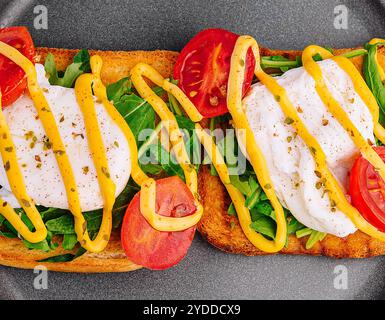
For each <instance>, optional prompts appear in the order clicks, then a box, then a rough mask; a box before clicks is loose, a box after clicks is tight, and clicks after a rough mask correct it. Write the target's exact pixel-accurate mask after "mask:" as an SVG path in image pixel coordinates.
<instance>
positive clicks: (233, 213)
mask: <svg viewBox="0 0 385 320" xmlns="http://www.w3.org/2000/svg"><path fill="white" fill-rule="evenodd" d="M227 214H228V215H229V216H234V217H236V216H237V210H235V206H234V203H230V205H229V208H228V209H227Z"/></svg>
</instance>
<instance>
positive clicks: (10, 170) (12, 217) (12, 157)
mask: <svg viewBox="0 0 385 320" xmlns="http://www.w3.org/2000/svg"><path fill="white" fill-rule="evenodd" d="M0 50H1V42H0ZM0 139H1V143H0V153H1V157H2V159H3V164H4V169H5V172H6V174H7V177H8V181H9V184H10V186H11V190H12V192H13V194H14V195H15V197H16V199H17V200H18V202H19V204H20V205H21V206H22V208H23V209H24V211H25V213H26V214H27V217H28V218H29V220H30V221H31V222H32V224H33V226H34V227H35V231H34V232H32V231H30V230H29V228H28V227H27V226H26V225H25V224H24V222H23V221H22V220H21V218H20V216H19V215H18V214H17V213H16V212H15V210H13V208H12V207H11V206H10V205H9V204H8V203H7V202H5V201H4V200H3V199H1V198H0V214H1V215H3V216H4V217H5V218H6V219H7V220H8V221H9V223H10V224H11V225H12V226H13V227H14V228H15V229H16V230H17V231H18V232H19V233H20V235H21V236H22V237H23V238H24V239H25V240H27V241H29V242H32V243H37V242H40V241H43V240H44V239H45V238H46V237H47V229H46V227H45V225H44V222H43V220H42V218H41V216H40V213H39V211H38V210H37V209H36V207H35V204H34V203H33V200H32V199H31V198H30V197H29V195H28V193H27V190H26V187H25V184H24V179H23V176H22V174H21V172H20V168H19V166H18V163H17V155H16V147H15V144H14V143H13V141H12V138H11V132H10V131H9V128H8V125H7V122H6V120H5V117H4V113H3V110H2V105H1V92H0Z"/></svg>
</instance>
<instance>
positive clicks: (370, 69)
mask: <svg viewBox="0 0 385 320" xmlns="http://www.w3.org/2000/svg"><path fill="white" fill-rule="evenodd" d="M381 44H382V43H378V44H366V45H365V49H366V50H367V51H368V54H367V55H366V57H365V60H364V66H363V71H364V77H365V81H366V83H367V85H368V87H369V89H370V90H371V91H372V93H373V95H374V97H375V98H376V100H377V103H378V105H379V106H380V123H381V125H382V126H384V125H385V87H384V84H383V83H382V81H381V76H380V72H379V70H378V66H377V63H376V54H377V47H378V46H379V45H381Z"/></svg>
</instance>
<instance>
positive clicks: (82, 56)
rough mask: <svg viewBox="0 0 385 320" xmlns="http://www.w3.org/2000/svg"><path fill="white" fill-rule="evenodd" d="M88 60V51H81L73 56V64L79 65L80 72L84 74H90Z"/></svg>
mask: <svg viewBox="0 0 385 320" xmlns="http://www.w3.org/2000/svg"><path fill="white" fill-rule="evenodd" d="M90 59H91V57H90V54H89V52H88V50H87V49H82V50H80V51H79V52H78V53H77V54H76V55H75V57H74V63H80V64H81V67H80V70H82V71H83V72H84V73H87V72H91V65H90Z"/></svg>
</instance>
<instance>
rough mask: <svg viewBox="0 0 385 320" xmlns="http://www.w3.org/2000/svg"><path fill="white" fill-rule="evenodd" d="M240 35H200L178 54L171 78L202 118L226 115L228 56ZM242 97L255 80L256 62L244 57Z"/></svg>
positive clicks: (210, 32)
mask: <svg viewBox="0 0 385 320" xmlns="http://www.w3.org/2000/svg"><path fill="white" fill-rule="evenodd" d="M238 37H239V35H237V34H235V33H232V32H229V31H227V30H223V29H207V30H204V31H201V32H199V33H198V34H197V35H196V36H195V37H194V38H193V39H191V40H190V42H189V43H187V45H186V46H185V47H184V48H183V50H182V52H181V53H180V55H179V57H178V59H177V61H176V64H175V68H174V78H175V79H176V80H178V81H179V83H178V85H179V87H180V88H181V89H182V90H183V92H184V93H185V94H186V95H187V96H188V97H189V98H190V100H191V101H192V102H193V103H194V105H195V106H196V108H197V109H198V110H199V112H200V113H201V114H202V115H203V116H204V117H205V118H212V117H215V116H219V115H222V114H225V113H227V112H228V109H227V103H226V97H227V82H228V79H229V72H230V61H231V55H232V53H233V50H234V46H235V42H236V41H237V39H238ZM245 68H246V69H245V70H246V72H245V82H244V84H243V95H245V94H246V93H247V91H248V90H249V88H250V85H251V82H252V80H253V76H254V68H255V58H254V56H253V53H252V50H251V49H250V50H249V51H248V53H247V59H246V66H245Z"/></svg>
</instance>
